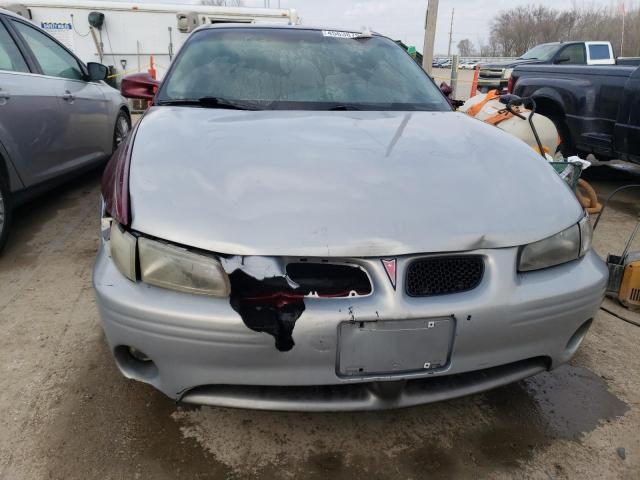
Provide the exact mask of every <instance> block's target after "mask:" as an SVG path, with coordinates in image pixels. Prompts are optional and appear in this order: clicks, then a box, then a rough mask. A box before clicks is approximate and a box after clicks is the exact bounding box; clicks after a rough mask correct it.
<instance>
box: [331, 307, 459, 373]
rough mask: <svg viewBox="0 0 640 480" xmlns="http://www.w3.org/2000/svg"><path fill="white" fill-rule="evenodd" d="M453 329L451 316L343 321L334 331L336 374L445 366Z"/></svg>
mask: <svg viewBox="0 0 640 480" xmlns="http://www.w3.org/2000/svg"><path fill="white" fill-rule="evenodd" d="M454 331H455V319H454V318H453V317H452V316H451V317H438V318H427V319H415V320H414V319H412V320H380V321H376V322H357V321H356V322H343V323H341V324H340V326H339V334H338V368H337V371H338V374H339V375H341V376H348V377H353V376H368V375H392V374H399V373H408V372H419V371H433V370H439V369H442V368H445V367H446V366H448V364H449V358H450V355H451V348H452V346H453V335H454Z"/></svg>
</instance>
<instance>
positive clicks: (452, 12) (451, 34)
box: [447, 8, 456, 57]
mask: <svg viewBox="0 0 640 480" xmlns="http://www.w3.org/2000/svg"><path fill="white" fill-rule="evenodd" d="M454 13H456V9H455V8H454V9H452V10H451V27H449V50H447V57H451V41H452V40H453V14H454Z"/></svg>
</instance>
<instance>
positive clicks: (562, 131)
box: [551, 118, 576, 158]
mask: <svg viewBox="0 0 640 480" xmlns="http://www.w3.org/2000/svg"><path fill="white" fill-rule="evenodd" d="M551 121H553V123H554V125H555V126H556V130H558V135H559V136H560V144H559V145H558V148H557V149H556V155H555V156H558V153H560V154H561V155H562V157H563V158H568V157H571V156H573V155H575V154H576V150H575V148H574V147H573V142H572V141H571V134H570V133H569V127H567V125H566V124H565V123H564V122H563V121H562V120H558V119H555V118H552V119H551Z"/></svg>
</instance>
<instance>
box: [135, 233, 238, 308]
mask: <svg viewBox="0 0 640 480" xmlns="http://www.w3.org/2000/svg"><path fill="white" fill-rule="evenodd" d="M138 253H139V255H140V277H141V279H142V281H143V282H145V283H148V284H150V285H155V286H158V287H162V288H168V289H171V290H177V291H179V292H185V293H194V294H197V295H209V296H212V297H227V296H229V293H230V291H231V288H230V286H229V277H228V276H227V273H226V272H225V271H224V269H223V268H222V265H221V264H220V262H219V261H218V260H217V259H215V258H212V257H209V256H206V255H200V254H197V253H193V252H191V251H189V250H187V249H186V248H181V247H177V246H175V245H170V244H167V243H162V242H158V241H155V240H150V239H148V238H144V237H140V238H139V239H138Z"/></svg>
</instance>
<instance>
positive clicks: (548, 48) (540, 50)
mask: <svg viewBox="0 0 640 480" xmlns="http://www.w3.org/2000/svg"><path fill="white" fill-rule="evenodd" d="M558 48H560V45H558V44H557V43H543V44H542V45H538V46H537V47H533V48H532V49H531V50H529V51H528V52H527V53H525V54H524V55H522V56H521V57H520V59H521V60H551V57H553V56H554V55H555V53H556V52H557V51H558Z"/></svg>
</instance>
